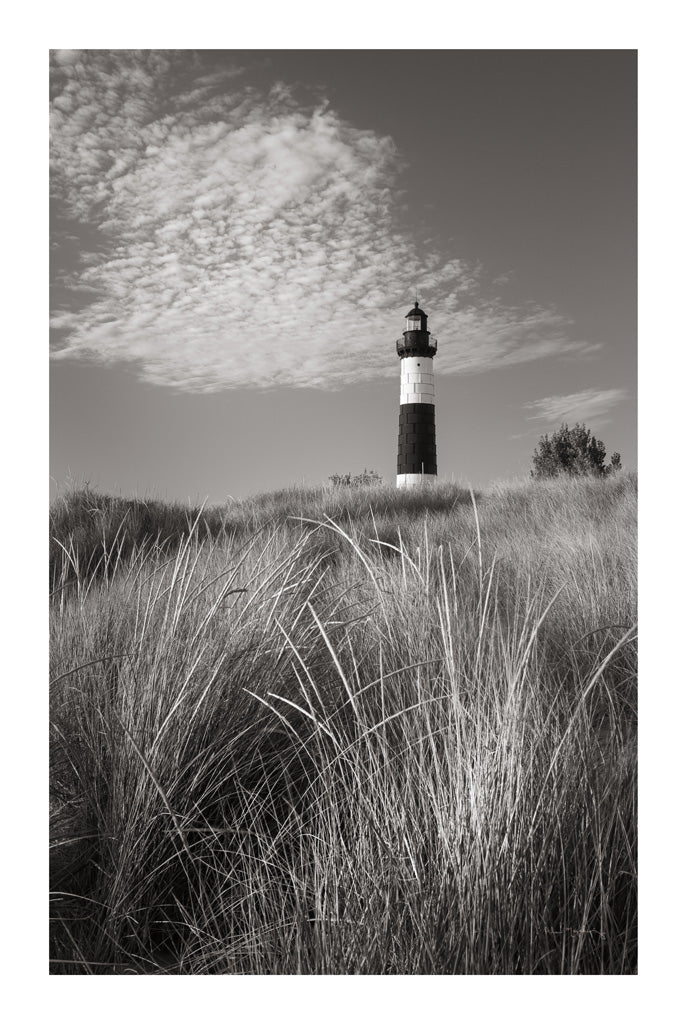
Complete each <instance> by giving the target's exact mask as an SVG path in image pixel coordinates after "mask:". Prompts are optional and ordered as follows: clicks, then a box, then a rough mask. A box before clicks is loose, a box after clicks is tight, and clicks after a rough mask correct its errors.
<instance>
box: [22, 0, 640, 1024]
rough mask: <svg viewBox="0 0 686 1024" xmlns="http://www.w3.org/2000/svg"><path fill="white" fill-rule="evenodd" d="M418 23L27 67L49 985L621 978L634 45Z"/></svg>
mask: <svg viewBox="0 0 686 1024" xmlns="http://www.w3.org/2000/svg"><path fill="white" fill-rule="evenodd" d="M403 31H404V32H405V33H406V39H405V41H404V43H403V44H402V48H400V46H397V44H396V46H397V48H390V49H381V48H379V49H368V48H359V49H355V48H340V49H337V48H319V49H317V48H308V49H305V48H302V49H301V48H291V49H289V48H282V49H278V48H263V49H260V48H252V49H249V48H236V49H190V48H189V49H163V48H160V49H124V48H110V49H80V50H79V49H76V50H68V49H50V51H49V54H48V53H47V52H46V54H45V60H46V61H47V60H48V57H49V86H50V126H49V150H50V170H49V189H50V223H49V236H50V237H49V247H50V259H49V275H50V358H49V458H50V468H49V472H50V497H49V502H50V515H49V519H50V537H49V662H50V692H49V819H50V829H49V830H50V853H49V888H50V898H49V966H48V968H43V965H42V964H41V963H39V970H41V971H49V974H50V975H109V976H113V975H127V976H132V975H146V976H205V975H214V976H216V975H250V976H275V975H281V976H283V975H320V976H321V975H341V976H343V975H347V976H351V975H355V976H360V975H366V976H376V977H379V976H385V977H387V976H437V975H460V976H462V975H480V976H484V975H487V976H494V975H497V976H505V975H519V976H522V975H535V976H540V975H557V976H560V975H566V976H571V975H576V976H579V975H614V976H617V975H624V976H627V975H636V974H637V972H638V825H637V773H638V757H637V734H638V710H637V709H638V704H637V676H638V673H637V657H638V653H637V647H638V639H637V638H638V614H637V491H638V476H637V391H638V372H637V66H638V54H637V50H636V49H630V48H614V49H613V48H600V49H585V48H579V49H558V48H549V49H546V48H540V49H527V48H524V49H507V48H493V49H466V48H465V49H459V48H445V49H442V48H437V49H431V48H429V47H428V46H427V45H426V43H425V41H424V37H423V32H422V11H421V7H419V8H417V10H416V12H415V16H414V17H413V18H411V19H408V20H407V21H406V23H405V25H404V29H403ZM63 35H68V33H63ZM56 38H59V35H58V36H56ZM394 38H396V37H394ZM223 40H226V41H229V42H230V38H229V37H228V36H225V37H221V36H218V40H217V41H218V42H220V41H223ZM452 42H454V38H453V37H451V43H452ZM360 45H361V46H362V45H364V44H363V41H362V40H361V43H360ZM46 333H47V332H46ZM46 361H47V360H46ZM44 514H45V510H44V506H43V515H44ZM43 530H44V526H43ZM43 536H44V534H43ZM42 571H43V574H44V571H45V570H44V567H43V569H42ZM46 703H47V701H46ZM308 984H309V983H308ZM455 991H456V992H457V991H459V989H458V988H455ZM553 1010H554V1008H553V1007H551V1015H553ZM139 1019H143V1017H140V1018H139ZM146 1019H147V1017H146ZM381 1019H383V1017H382V1018H381ZM480 1019H481V1020H484V1019H485V1020H489V1019H491V1018H490V1017H488V1015H486V1016H484V1015H483V1013H482V1014H481V1015H480ZM591 1019H598V1020H599V1019H600V1017H597V1018H591Z"/></svg>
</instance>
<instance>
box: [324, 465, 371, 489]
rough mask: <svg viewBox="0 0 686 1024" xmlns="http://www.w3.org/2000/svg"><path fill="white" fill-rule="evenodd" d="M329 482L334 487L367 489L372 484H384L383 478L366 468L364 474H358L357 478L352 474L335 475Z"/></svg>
mask: <svg viewBox="0 0 686 1024" xmlns="http://www.w3.org/2000/svg"><path fill="white" fill-rule="evenodd" d="M329 481H330V482H331V483H332V484H333V486H334V487H367V486H369V485H370V484H381V483H383V477H382V476H381V474H380V473H377V471H376V470H375V469H367V467H366V466H365V468H364V469H363V470H362V472H361V473H357V474H356V476H352V475H351V474H350V473H345V474H341V473H333V474H332V475H331V476H330V477H329Z"/></svg>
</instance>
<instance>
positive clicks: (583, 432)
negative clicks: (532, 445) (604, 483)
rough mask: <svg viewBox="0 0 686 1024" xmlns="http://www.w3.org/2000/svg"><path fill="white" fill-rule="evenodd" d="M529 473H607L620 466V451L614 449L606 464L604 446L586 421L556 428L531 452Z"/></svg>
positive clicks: (535, 477) (602, 474) (604, 474)
mask: <svg viewBox="0 0 686 1024" xmlns="http://www.w3.org/2000/svg"><path fill="white" fill-rule="evenodd" d="M532 461H533V469H532V470H531V475H532V477H534V479H536V480H541V479H544V478H546V477H551V476H560V474H561V473H567V474H568V475H569V476H609V475H610V474H611V473H615V472H617V470H619V469H621V468H622V462H621V456H620V454H619V452H614V454H613V455H612V457H611V459H610V465H609V466H606V465H605V445H604V444H603V442H602V441H598V440H597V438H595V437H594V436H593V435H592V434H591V431H590V430H589V429H588V427H587V426H586V424H585V423H577V424H575V426H574V427H571V428H570V427H569V426H568V425H567V424H566V423H563V424H562V426H561V427H560V429H559V430H556V431H555V433H554V434H553V435H552V436H551V437H548V435H547V434H544V435H543V437H541V438H540V440H539V442H538V444H537V446H536V450H535V451H534V454H533V460H532Z"/></svg>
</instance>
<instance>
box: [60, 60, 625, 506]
mask: <svg viewBox="0 0 686 1024" xmlns="http://www.w3.org/2000/svg"><path fill="white" fill-rule="evenodd" d="M50 63H51V71H50V89H51V175H50V193H51V213H50V254H51V258H50V277H51V366H50V474H51V493H52V494H53V495H55V494H58V493H61V492H62V491H63V490H64V488H65V486H68V485H69V484H71V483H76V484H80V483H83V482H86V481H88V482H90V483H91V484H92V485H93V486H95V487H96V488H98V489H100V490H103V491H107V492H110V493H120V494H134V493H135V494H139V495H150V496H152V495H155V496H161V497H167V498H170V499H172V498H173V499H182V500H185V499H190V500H202V499H204V498H208V499H209V500H210V501H211V502H221V501H223V500H225V499H226V498H228V497H230V496H231V497H236V498H238V497H243V496H246V495H249V494H252V493H255V492H258V491H266V490H272V489H276V488H280V487H286V486H289V485H290V484H294V483H300V482H305V483H309V484H319V483H321V482H324V481H326V480H327V478H328V476H329V475H331V474H334V473H345V472H353V473H356V472H360V471H361V470H362V469H364V468H369V469H375V470H376V471H378V472H379V473H381V474H382V476H383V477H384V478H385V479H386V480H388V481H394V479H395V460H396V449H397V429H398V393H399V360H398V358H397V355H396V351H395V340H396V338H397V337H399V336H400V334H401V333H402V330H403V327H404V322H403V320H404V315H405V313H406V312H407V311H408V309H409V308H410V307H411V306H412V305H413V303H414V300H415V296H416V297H417V298H418V299H419V301H420V304H421V306H422V308H423V309H424V310H425V311H426V312H427V314H428V317H429V328H430V330H431V331H432V333H433V334H434V335H435V336H436V337H437V338H438V352H437V356H436V358H435V361H434V370H435V373H436V423H437V447H438V471H439V477H441V478H444V479H454V480H458V481H461V482H463V483H470V484H472V485H473V486H476V487H483V486H486V485H487V484H488V483H489V482H491V481H493V480H496V479H503V478H512V477H517V476H522V475H525V474H527V473H528V470H529V467H530V464H531V454H532V452H533V450H534V448H535V446H536V442H537V440H538V438H539V437H540V436H541V434H543V433H546V432H548V433H549V432H551V431H552V430H555V429H556V428H557V427H559V425H560V423H561V422H563V421H564V422H569V423H570V424H572V423H574V422H577V421H580V422H585V423H586V424H587V425H588V426H589V427H591V429H592V430H593V431H594V433H596V434H597V436H598V437H599V438H600V439H602V440H603V441H604V442H605V443H606V446H607V450H608V455H609V454H610V453H611V452H612V451H615V450H619V451H620V453H621V454H622V461H623V464H624V466H626V467H628V468H633V467H635V465H636V387H637V382H636V361H637V359H636V220H637V217H636V54H635V51H632V50H589V51H584V50H530V51H528V50H421V49H406V50H367V51H353V50H338V51H331V50H330V51H326V50H308V51H294V50H290V51H288V50H273V51H266V50H261V51H258V50H256V51H250V50H240V51H229V50H219V51H212V50H200V51H191V50H176V51H162V50H156V51H155V50H154V51H128V50H91V51H52V52H51V58H50Z"/></svg>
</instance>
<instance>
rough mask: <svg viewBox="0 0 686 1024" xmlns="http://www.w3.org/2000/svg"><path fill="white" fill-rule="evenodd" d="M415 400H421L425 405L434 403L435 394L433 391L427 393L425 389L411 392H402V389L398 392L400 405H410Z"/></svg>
mask: <svg viewBox="0 0 686 1024" xmlns="http://www.w3.org/2000/svg"><path fill="white" fill-rule="evenodd" d="M415 402H422V403H424V404H425V405H435V404H436V396H435V395H434V394H433V393H432V394H429V393H428V392H426V391H424V392H418V393H417V392H414V391H413V392H412V393H411V394H408V393H405V394H403V393H402V391H401V392H400V404H401V405H411V404H414V403H415Z"/></svg>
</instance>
